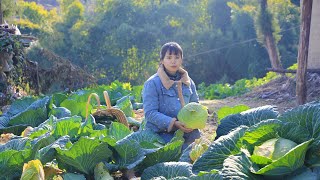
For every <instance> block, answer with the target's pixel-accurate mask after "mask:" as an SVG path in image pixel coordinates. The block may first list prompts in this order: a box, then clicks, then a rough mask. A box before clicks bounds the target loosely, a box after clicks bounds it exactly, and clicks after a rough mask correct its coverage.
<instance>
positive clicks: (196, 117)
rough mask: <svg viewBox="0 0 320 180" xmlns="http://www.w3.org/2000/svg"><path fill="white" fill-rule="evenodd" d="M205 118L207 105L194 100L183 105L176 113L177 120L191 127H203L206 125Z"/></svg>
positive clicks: (206, 116)
mask: <svg viewBox="0 0 320 180" xmlns="http://www.w3.org/2000/svg"><path fill="white" fill-rule="evenodd" d="M207 118H208V110H207V107H205V106H203V105H201V104H199V103H195V102H191V103H189V104H187V105H185V106H184V107H183V108H182V109H181V110H180V111H179V113H178V120H179V121H181V122H183V123H184V124H185V126H186V127H187V128H191V129H203V128H204V127H205V126H206V122H207Z"/></svg>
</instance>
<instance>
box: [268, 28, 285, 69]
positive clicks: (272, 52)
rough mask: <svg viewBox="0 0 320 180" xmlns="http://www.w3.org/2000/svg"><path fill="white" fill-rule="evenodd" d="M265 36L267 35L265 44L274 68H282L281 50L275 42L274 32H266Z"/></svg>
mask: <svg viewBox="0 0 320 180" xmlns="http://www.w3.org/2000/svg"><path fill="white" fill-rule="evenodd" d="M264 36H265V43H266V44H265V46H266V48H267V51H268V55H269V58H270V62H271V66H272V68H275V69H282V65H281V62H280V59H279V52H278V49H277V46H276V43H275V42H274V37H273V35H272V33H267V34H264Z"/></svg>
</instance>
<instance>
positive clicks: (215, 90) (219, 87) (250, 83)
mask: <svg viewBox="0 0 320 180" xmlns="http://www.w3.org/2000/svg"><path fill="white" fill-rule="evenodd" d="M278 77H279V75H277V74H276V73H275V72H268V73H267V74H266V76H265V77H263V78H259V79H257V78H253V79H250V80H247V79H240V80H237V81H236V82H235V83H234V85H230V84H228V83H225V84H210V85H209V86H206V85H205V84H204V83H201V84H199V85H198V92H199V95H200V96H201V97H203V98H205V99H223V98H226V97H229V96H237V95H241V94H244V93H246V92H248V91H250V90H251V89H253V88H255V87H259V86H262V85H264V84H267V83H268V82H270V81H271V80H273V79H276V78H278Z"/></svg>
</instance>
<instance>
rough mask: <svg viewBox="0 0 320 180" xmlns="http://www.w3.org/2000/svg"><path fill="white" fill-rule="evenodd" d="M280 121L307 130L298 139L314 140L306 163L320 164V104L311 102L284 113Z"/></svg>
mask: <svg viewBox="0 0 320 180" xmlns="http://www.w3.org/2000/svg"><path fill="white" fill-rule="evenodd" d="M279 119H280V120H282V121H284V122H291V123H294V124H295V126H297V127H298V126H299V127H301V128H300V129H304V130H305V132H303V133H300V134H297V136H296V137H299V136H303V137H305V136H309V137H310V138H313V139H314V141H313V142H312V144H311V145H310V149H309V150H308V153H307V156H306V161H307V162H308V164H311V165H318V164H320V103H319V102H311V103H308V104H305V105H301V106H298V107H296V108H293V109H291V110H288V111H286V112H285V113H283V114H282V115H281V116H280V117H279ZM300 132H301V131H300Z"/></svg>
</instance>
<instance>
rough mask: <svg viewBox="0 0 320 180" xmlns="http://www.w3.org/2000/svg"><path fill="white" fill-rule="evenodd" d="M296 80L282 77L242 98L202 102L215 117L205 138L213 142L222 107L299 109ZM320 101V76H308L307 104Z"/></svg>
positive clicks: (282, 110) (205, 131)
mask: <svg viewBox="0 0 320 180" xmlns="http://www.w3.org/2000/svg"><path fill="white" fill-rule="evenodd" d="M295 88H296V80H295V77H287V76H282V77H280V78H277V79H274V80H272V81H271V82H269V83H267V84H265V85H263V86H260V87H257V88H254V89H253V90H251V91H250V92H247V93H245V94H243V95H240V96H235V97H228V98H225V99H216V100H201V101H200V103H201V104H202V105H205V106H207V107H208V109H209V111H211V112H213V117H212V118H209V120H208V122H207V127H206V128H205V129H203V130H202V133H203V134H204V136H205V137H206V138H207V139H209V140H212V139H213V138H214V132H215V130H216V128H217V117H216V116H215V112H217V111H218V110H219V109H220V108H221V107H224V106H229V107H233V106H235V105H239V104H244V105H247V106H249V107H250V108H256V107H260V106H264V105H273V106H276V107H277V109H278V111H279V113H280V114H282V113H283V112H285V111H287V110H289V109H292V108H294V107H297V106H298V104H297V100H296V94H295ZM319 100H320V75H319V74H316V73H313V74H310V73H308V74H307V102H312V101H319Z"/></svg>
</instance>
